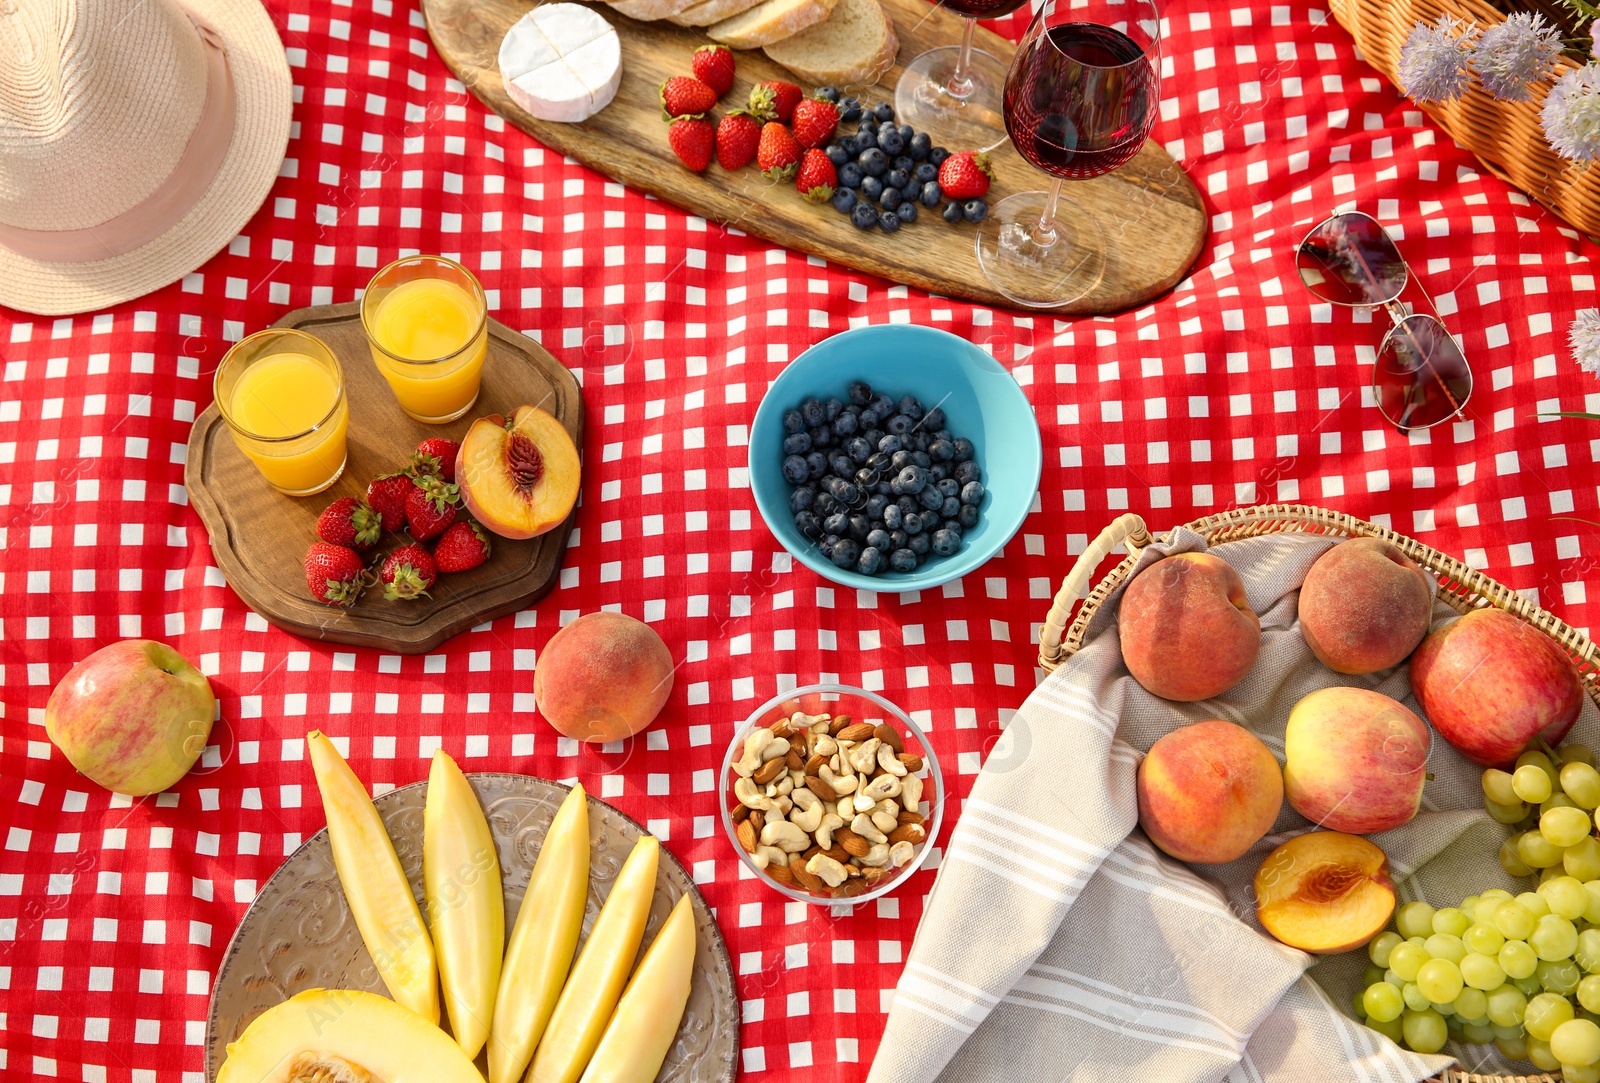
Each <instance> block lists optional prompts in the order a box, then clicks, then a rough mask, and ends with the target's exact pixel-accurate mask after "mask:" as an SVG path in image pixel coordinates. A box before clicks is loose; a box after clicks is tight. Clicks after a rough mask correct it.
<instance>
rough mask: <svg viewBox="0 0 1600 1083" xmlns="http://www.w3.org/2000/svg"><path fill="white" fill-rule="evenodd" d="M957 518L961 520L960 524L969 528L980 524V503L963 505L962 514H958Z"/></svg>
mask: <svg viewBox="0 0 1600 1083" xmlns="http://www.w3.org/2000/svg"><path fill="white" fill-rule="evenodd" d="M956 520H957V521H958V522H960V524H961V525H962V526H964V527H966V528H967V529H969V530H970V529H971V528H973V527H975V526H977V525H978V505H976V504H963V505H961V514H960V515H957V516H956Z"/></svg>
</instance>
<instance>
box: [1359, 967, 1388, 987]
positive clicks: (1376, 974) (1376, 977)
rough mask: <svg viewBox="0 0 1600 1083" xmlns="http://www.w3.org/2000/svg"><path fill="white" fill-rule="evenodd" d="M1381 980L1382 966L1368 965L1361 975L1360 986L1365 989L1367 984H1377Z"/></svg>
mask: <svg viewBox="0 0 1600 1083" xmlns="http://www.w3.org/2000/svg"><path fill="white" fill-rule="evenodd" d="M1382 980H1383V967H1381V966H1368V967H1367V969H1366V972H1365V973H1363V974H1362V975H1361V988H1363V989H1365V988H1366V987H1367V986H1369V985H1377V984H1378V983H1379V982H1380V981H1382Z"/></svg>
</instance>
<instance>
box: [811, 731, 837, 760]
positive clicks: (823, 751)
mask: <svg viewBox="0 0 1600 1083" xmlns="http://www.w3.org/2000/svg"><path fill="white" fill-rule="evenodd" d="M811 751H812V752H814V753H816V754H817V755H819V756H832V755H835V754H836V753H837V752H838V751H839V742H838V741H835V740H834V739H833V738H832V737H829V736H828V731H827V730H823V731H822V732H821V733H820V734H818V735H817V743H816V744H815V745H814V746H813V747H812V749H811Z"/></svg>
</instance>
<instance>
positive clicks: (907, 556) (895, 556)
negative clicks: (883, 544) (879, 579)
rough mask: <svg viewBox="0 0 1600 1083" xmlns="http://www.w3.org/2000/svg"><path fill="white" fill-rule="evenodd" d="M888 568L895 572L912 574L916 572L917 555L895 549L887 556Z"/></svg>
mask: <svg viewBox="0 0 1600 1083" xmlns="http://www.w3.org/2000/svg"><path fill="white" fill-rule="evenodd" d="M889 567H891V568H893V569H894V570H895V571H897V572H914V571H916V570H917V554H915V553H913V552H912V551H911V550H910V549H896V550H895V551H894V552H892V553H890V554H889Z"/></svg>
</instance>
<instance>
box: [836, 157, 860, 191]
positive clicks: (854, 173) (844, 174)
mask: <svg viewBox="0 0 1600 1083" xmlns="http://www.w3.org/2000/svg"><path fill="white" fill-rule="evenodd" d="M838 172H839V187H841V188H859V187H860V186H861V167H860V166H858V165H856V163H854V162H846V163H845V164H844V165H842V166H840V167H839V171H838Z"/></svg>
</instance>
